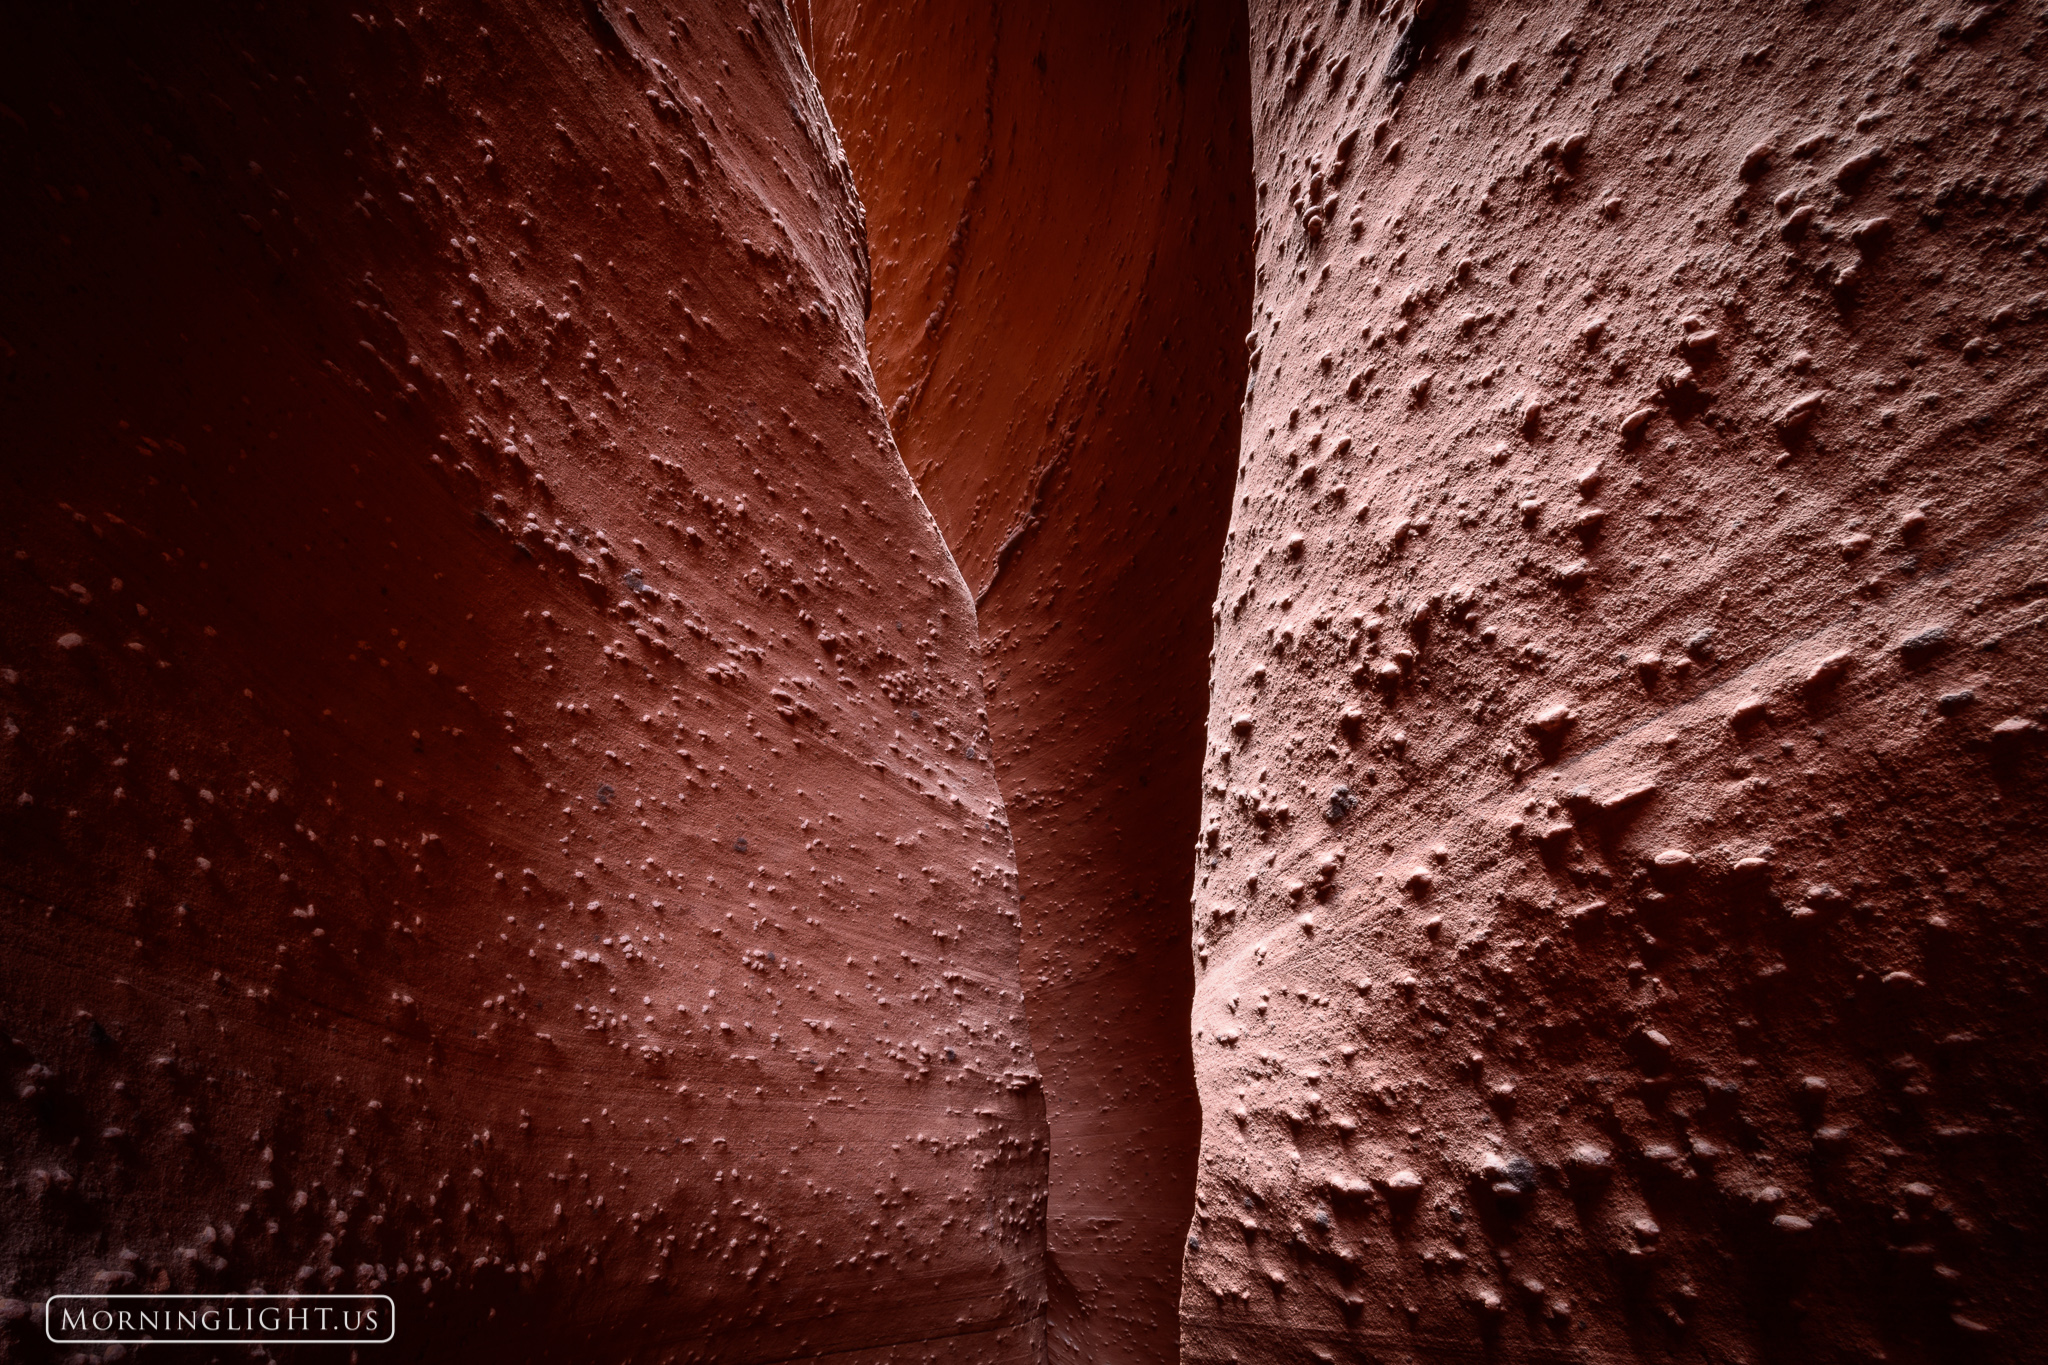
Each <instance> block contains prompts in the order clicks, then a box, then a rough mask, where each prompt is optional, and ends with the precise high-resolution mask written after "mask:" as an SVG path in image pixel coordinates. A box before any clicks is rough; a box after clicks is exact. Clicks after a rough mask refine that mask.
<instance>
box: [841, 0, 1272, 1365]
mask: <svg viewBox="0 0 2048 1365" xmlns="http://www.w3.org/2000/svg"><path fill="white" fill-rule="evenodd" d="M816 20H817V30H816V34H815V43H814V50H815V52H816V54H817V57H818V63H817V65H818V70H819V79H820V82H821V84H822V85H823V87H824V90H825V94H826V98H827V100H828V102H829V103H830V106H831V108H832V113H833V119H834V122H835V123H836V124H837V125H838V127H839V129H840V131H841V134H842V136H843V137H844V138H845V139H846V145H847V157H848V160H849V161H850V163H851V165H852V168H853V176H854V182H855V184H856V186H857V187H858V188H859V190H860V193H861V198H862V200H863V202H864V203H865V204H866V206H867V214H868V229H869V235H870V239H871V241H872V243H873V251H874V262H875V265H874V269H875V311H874V316H873V318H872V321H871V324H870V327H869V338H870V344H871V347H872V351H873V355H874V357H875V371H876V381H877V384H878V385H879V387H880V389H881V393H882V397H883V399H884V401H885V403H886V404H887V405H888V406H889V411H890V414H891V422H892V425H893V426H894V429H895V434H896V439H897V442H898V444H899V446H900V447H901V448H902V450H903V452H904V458H905V460H906V461H907V462H908V464H909V465H910V468H911V470H912V472H913V473H914V474H915V475H916V476H917V480H918V486H919V488H920V490H921V491H922V492H923V494H924V496H925V499H926V500H927V501H928V502H929V503H930V504H931V508H932V512H933V515H934V516H935V517H936V518H937V519H938V522H939V525H940V527H941V528H942V529H943V530H944V532H945V535H946V539H947V542H948V543H949V544H950V545H951V546H952V547H953V552H954V554H955V556H957V557H958V559H959V561H960V565H961V570H962V572H963V573H964V574H965V575H966V578H967V581H968V583H969V584H970V585H972V586H973V588H974V590H975V592H976V594H977V596H978V598H979V601H980V622H981V638H982V641H983V645H984V651H985V652H984V663H983V669H984V675H985V678H986V682H987V686H988V689H989V714H990V721H989V727H990V732H991V736H992V738H993V741H994V753H995V760H996V768H997V773H998V777H999V780H1000V781H1001V783H1002V787H1003V793H1004V796H1005V798H1006V800H1007V802H1008V805H1009V809H1010V811H1011V814H1012V818H1013V820H1014V821H1015V831H1016V840H1017V859H1018V876H1019V882H1020V885H1021V889H1022V892H1023V901H1022V909H1023V914H1024V961H1023V976H1024V981H1025V988H1026V1000H1027V1013H1028V1015H1029V1017H1030V1020H1031V1029H1032V1037H1033V1043H1034V1046H1035V1047H1036V1049H1037V1053H1038V1057H1039V1060H1040V1065H1041V1066H1042V1067H1043V1069H1044V1071H1045V1093H1046V1107H1047V1111H1048V1117H1049V1120H1050V1123H1051V1128H1052V1135H1053V1152H1054V1155H1053V1160H1052V1170H1051V1196H1050V1201H1049V1205H1048V1220H1047V1233H1046V1235H1047V1278H1048V1281H1049V1285H1050V1293H1051V1302H1050V1306H1049V1308H1048V1319H1047V1334H1048V1343H1049V1346H1050V1348H1051V1352H1052V1356H1053V1358H1054V1359H1058V1360H1087V1361H1126V1360H1171V1359H1174V1358H1175V1357H1176V1355H1177V1350H1178V1342H1179V1324H1178V1321H1177V1317H1178V1314H1177V1305H1178V1300H1179V1297H1180V1283H1179V1270H1180V1247H1181V1242H1182V1239H1183V1238H1184V1237H1185V1236H1186V1232H1187V1216H1188V1209H1189V1207H1190V1205H1191V1203H1192V1200H1193V1194H1194V1189H1193V1185H1194V1157H1195V1144H1196V1140H1197V1136H1198V1128H1199V1115H1198V1111H1197V1109H1196V1106H1195V1095H1194V1078H1193V1073H1192V1067H1191V1063H1190V1058H1189V1055H1188V1030H1187V1017H1188V1005H1189V1000H1190V997H1191V994H1192V991H1193V978H1192V975H1191V973H1190V972H1189V971H1188V969H1187V967H1186V965H1185V964H1187V962H1188V960H1189V959H1188V951H1189V943H1188V927H1187V923H1188V922H1187V899H1188V893H1189V888H1190V882H1191V868H1190V865H1189V863H1188V847H1189V844H1190V842H1191V841H1192V840H1193V838H1194V834H1195V829H1196V824H1197V820H1198V818H1199V806H1198V799H1197V795H1196V793H1197V784H1198V782H1199V776H1200V768H1201V750H1202V715H1203V710H1204V707H1205V704H1206V690H1205V685H1206V680H1207V676H1208V659H1207V653H1208V646H1209V623H1208V621H1207V619H1206V614H1207V612H1208V609H1209V605H1210V603H1211V602H1212V601H1213V599H1214V596H1215V585H1216V570H1217V565H1218V561H1219V556H1220V553H1221V547H1222V541H1223V533H1224V525H1225V522H1226V520H1227V517H1228V510H1227V509H1228V499H1229V495H1230V486H1231V466H1232V462H1233V461H1234V459H1235V456H1236V449H1237V409H1236V404H1237V400H1238V397H1239V395H1240V393H1241V391H1242V386H1243V380H1244V366H1245V361H1244V353H1243V350H1242V348H1241V337H1242V334H1243V330H1244V317H1245V306H1246V299H1247V298H1248V297H1249V293H1250V269H1251V267H1250V247H1251V219H1250V194H1249V179H1250V167H1249V161H1248V158H1249V153H1250V129H1249V127H1248V116H1247V110H1246V107H1245V102H1246V97H1247V88H1248V87H1247V72H1246V68H1245V56H1244V22H1245V16H1244V13H1243V10H1242V8H1241V7H1232V6H1229V5H1198V6H1192V7H1184V8H1175V7H1170V6H1167V5H1164V4H1130V5H1104V4H1100V3H1096V2H1095V0H1088V2H1087V3H1058V4H1052V5H1043V6H1034V7H1028V8H1019V7H1015V6H998V5H992V4H987V5H968V6H962V5H958V4H953V3H919V4H908V5H899V4H872V3H870V4H852V3H838V2H837V0H834V2H832V3H824V4H821V5H820V6H819V7H818V10H817V16H816Z"/></svg>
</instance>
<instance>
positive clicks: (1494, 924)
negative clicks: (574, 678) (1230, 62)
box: [1182, 3, 2048, 1361]
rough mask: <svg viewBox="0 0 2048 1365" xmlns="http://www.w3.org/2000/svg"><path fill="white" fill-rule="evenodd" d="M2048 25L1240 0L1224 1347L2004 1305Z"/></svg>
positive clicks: (1208, 1006) (2030, 929)
mask: <svg viewBox="0 0 2048 1365" xmlns="http://www.w3.org/2000/svg"><path fill="white" fill-rule="evenodd" d="M2041 42H2042V35H2041V31H2040V16H2039V15H2038V14H2037V13H2034V12H2032V11H2028V12H2021V11H2019V10H2001V9H1998V8H1995V7H1990V8H1979V9H1974V10H1963V9H1957V10H1955V11H1953V12H1950V11H1947V10H1941V9H1938V8H1929V9H1915V8H1912V7H1895V8H1893V9H1889V10H1887V9H1884V8H1882V7H1880V8H1869V7H1863V8H1852V7H1850V6H1846V5H1839V4H1825V3H1823V4H1811V5H1807V6H1805V7H1803V8H1791V7H1778V8H1772V9H1762V8H1758V9H1755V10H1754V11H1745V10H1741V9H1737V10H1719V11H1714V10H1707V11H1702V10H1697V9H1695V10H1689V11H1687V10H1680V9H1676V8H1673V7H1671V6H1666V5H1659V4H1648V3H1621V4H1599V5H1585V6H1566V7H1562V8H1560V7H1557V6H1537V5H1522V4H1513V3H1499V4H1493V3H1486V4H1481V3H1470V4H1462V5H1461V4H1454V3H1444V4H1435V5H1432V4H1428V3H1423V4H1421V5H1417V6H1400V7H1394V8H1391V9H1381V8H1380V7H1378V6H1375V5H1372V4H1354V5H1348V6H1347V5H1344V4H1337V5H1324V6H1311V7H1307V8H1303V7H1297V6H1287V7H1282V6H1278V5H1268V4H1255V5H1254V6H1253V7H1252V20H1251V44H1252V62H1253V94H1252V102H1253V113H1254V143H1255V150H1254V175H1255V176H1256V178H1257V187H1256V194H1257V196H1258V205H1259V247H1258V281H1259V284H1258V292H1257V296H1256V300H1255V314H1254V325H1253V327H1252V329H1251V335H1250V336H1249V338H1248V345H1249V350H1250V362H1251V366H1252V372H1253V378H1252V383H1251V391H1250V394H1249V397H1248V400H1247V405H1246V410H1245V421H1244V444H1243V453H1242V459H1241V461H1240V466H1239V485H1238V497H1237V503H1236V506H1235V508H1234V509H1233V521H1232V524H1231V530H1230V539H1229V544H1228V548H1227V549H1226V551H1225V554H1224V573H1223V580H1222V585H1221V588H1220V590H1219V592H1218V597H1217V603H1216V612H1217V617H1216V619H1217V622H1218V640H1217V649H1216V666H1215V672H1214V693H1213V697H1212V700H1211V704H1210V712H1209V753H1208V762H1207V768H1206V772H1205V775H1204V777H1205V786H1204V829H1203V844H1204V847H1203V850H1202V852H1201V854H1200V856H1199V862H1198V884H1197V889H1196V892H1195V904H1194V909H1195V931H1196V934H1197V938H1196V940H1195V942H1196V958H1197V962H1198V964H1199V970H1198V976H1197V985H1196V996H1195V1006H1194V1013H1193V1019H1192V1021H1191V1022H1192V1029H1193V1032H1194V1037H1195V1056H1196V1076H1197V1078H1198V1080H1199V1082H1200V1086H1201V1091H1202V1103H1203V1123H1204V1127H1203V1143H1202V1156H1201V1167H1200V1176H1199V1184H1198V1193H1197V1209H1196V1215H1195V1217H1194V1219H1193V1222H1192V1227H1191V1236H1190V1238H1189V1241H1188V1247H1189V1251H1188V1259H1187V1266H1186V1278H1185V1289H1184V1296H1183V1306H1182V1324H1183V1330H1184V1334H1185V1335H1184V1345H1185V1351H1186V1356H1187V1358H1188V1359H1190V1360H1218V1361H1220V1360H1225V1359H1229V1360H1277V1359H1283V1358H1285V1359H1294V1358H1299V1357H1301V1356H1303V1355H1305V1354H1306V1355H1314V1356H1316V1357H1317V1358H1321V1359H1352V1358H1365V1359H1379V1358H1382V1357H1386V1356H1399V1357H1401V1358H1414V1359H1433V1360H1442V1359H1479V1358H1486V1359H1546V1360H1547V1359H1566V1358H1569V1359H1579V1360H1588V1359H1590V1360H1611V1359H1633V1358H1650V1359H1663V1358H1688V1359H1690V1358H1701V1357H1704V1358H1709V1359H1717V1360H1731V1361H1756V1360H1765V1359H1784V1358H1791V1357H1793V1356H1795V1355H1799V1356H1813V1357H1816V1358H1826V1359H1856V1360H1891V1361H1900V1360H1922V1361H1933V1360H1958V1359H1973V1358H1980V1357H1981V1358H1986V1359H2019V1358H2023V1357H2024V1356H2026V1355H2027V1354H2029V1353H2030V1347H2029V1345H2028V1343H2029V1342H2030V1341H2031V1340H2032V1339H2033V1337H2034V1336H2035V1335H2037V1334H2038V1332H2039V1330H2040V1328H2041V1317H2042V1310H2041V1304H2042V1303H2043V1301H2044V1300H2043V1295H2042V1293H2041V1287H2042V1280H2041V1259H2040V1258H2039V1257H2038V1256H2035V1255H2031V1254H2030V1253H2029V1248H2030V1247H2031V1244H2032V1239H2033V1238H2034V1237H2035V1236H2036V1235H2037V1229H2038V1228H2039V1226H2040V1225H2041V1219H2042V1216H2043V1213H2044V1211H2048V1210H2044V1207H2043V1202H2042V1192H2041V1187H2040V1183H2039V1181H2038V1180H2036V1179H2035V1178H2034V1175H2033V1171H2034V1168H2035V1166H2036V1164H2037V1161H2036V1157H2037V1155H2038V1153H2039V1152H2040V1151H2041V1150H2042V1142H2043V1133H2042V1129H2041V1122H2042V1115H2043V1112H2044V1109H2043V1103H2042V1100H2043V1093H2042V1089H2041V1080H2040V1068H2039V1065H2038V1058H2039V1043H2038V1039H2039V1038H2040V1036H2041V1027H2042V1022H2043V1019H2042V1006H2041V1000H2042V993H2041V990H2042V985H2043V981H2042V972H2041V964H2042V962H2043V960H2044V959H2043V954H2042V946H2043V945H2042V940H2041V921H2040V916H2039V893H2040V889H2041V887H2042V885H2043V880H2042V871H2043V868H2042V857H2041V850H2042V841H2041V838H2040V830H2041V828H2042V817H2043V814H2044V810H2043V805H2042V784H2041V779H2040V768H2039V763H2040V759H2039V757H2038V754H2037V752H2036V745H2037V741H2038V738H2039V736H2040V733H2041V725H2042V723H2043V721H2044V719H2048V712H2044V704H2048V686H2044V676H2048V675H2044V671H2043V664H2044V656H2043V650H2044V642H2043V638H2042V624H2043V616H2042V610H2041V600H2040V599H2041V597H2042V594H2043V592H2044V591H2048V588H2044V585H2043V583H2042V581H2041V564H2042V562H2043V559H2042V555H2043V551H2044V549H2048V544H2044V535H2048V531H2044V523H2043V520H2042V511H2043V508H2042V501H2041V489H2042V487H2043V486H2044V485H2043V468H2042V465H2043V454H2044V452H2043V444H2042V430H2043V429H2042V425H2041V383H2042V365H2041V359H2040V349H2039V346H2040V336H2041V329H2042V327H2043V326H2044V325H2048V308H2044V305H2043V302H2042V297H2043V295H2042V288H2043V279H2042V251H2043V249H2044V244H2043V241H2042V238H2041V236H2040V234H2041V232H2042V227H2043V223H2042V218H2041V215H2040V208H2041V205H2042V196H2043V189H2044V183H2048V182H2043V181H2042V180H2041V179H2040V177H2039V174H2038V167H2039V166H2040V165H2041V164H2042V154H2043V138H2042V129H2041V123H2040V119H2039V117H2038V115H2037V113H2031V112H2029V110H2030V109H2031V108H2032V105H2031V104H2030V101H2033V102H2036V103H2037V102H2038V93H2039V88H2040V87H2039V80H2040V66H2039V62H2040V45H2041Z"/></svg>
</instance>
